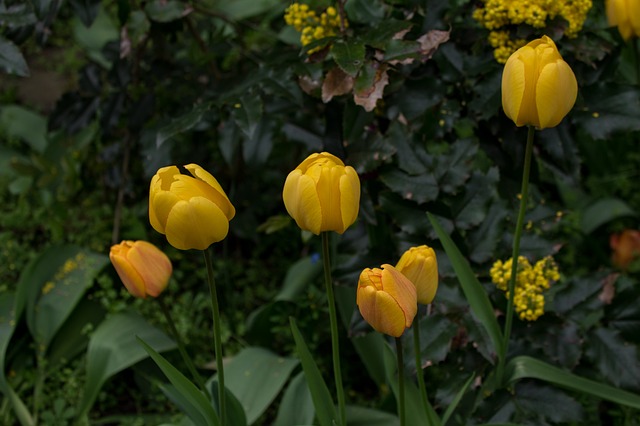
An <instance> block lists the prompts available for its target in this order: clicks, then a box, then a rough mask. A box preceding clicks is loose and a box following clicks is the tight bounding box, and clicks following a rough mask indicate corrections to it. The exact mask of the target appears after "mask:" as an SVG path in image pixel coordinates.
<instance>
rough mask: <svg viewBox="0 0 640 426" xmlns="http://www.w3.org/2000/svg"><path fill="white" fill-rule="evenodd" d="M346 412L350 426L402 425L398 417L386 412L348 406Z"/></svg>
mask: <svg viewBox="0 0 640 426" xmlns="http://www.w3.org/2000/svg"><path fill="white" fill-rule="evenodd" d="M346 410H347V425H348V426H396V425H399V424H400V419H399V418H398V416H396V415H395V414H391V413H387V412H385V411H379V410H374V409H372V408H365V407H356V406H354V405H347V407H346Z"/></svg>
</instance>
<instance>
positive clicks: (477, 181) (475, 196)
mask: <svg viewBox="0 0 640 426" xmlns="http://www.w3.org/2000/svg"><path fill="white" fill-rule="evenodd" d="M499 180H500V177H499V175H498V168H497V167H492V168H491V169H489V171H488V172H487V174H486V175H485V174H483V173H480V172H477V171H474V172H473V173H472V174H471V179H469V182H467V184H466V185H465V192H464V195H463V196H462V197H460V198H459V199H458V200H456V201H455V202H454V203H453V206H452V210H453V215H454V223H455V225H456V228H459V229H469V228H471V227H474V226H477V225H479V224H481V223H482V222H483V221H484V220H485V218H486V217H487V204H488V203H489V202H490V201H491V200H492V199H495V198H497V193H496V191H495V189H494V190H492V188H495V186H496V185H497V183H498V181H499Z"/></svg>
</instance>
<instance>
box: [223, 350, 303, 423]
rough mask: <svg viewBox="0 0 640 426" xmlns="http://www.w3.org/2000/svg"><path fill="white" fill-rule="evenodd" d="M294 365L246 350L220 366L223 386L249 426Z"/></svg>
mask: <svg viewBox="0 0 640 426" xmlns="http://www.w3.org/2000/svg"><path fill="white" fill-rule="evenodd" d="M297 365H298V360H297V359H294V358H284V357H281V356H278V355H276V354H274V353H273V352H270V351H268V350H266V349H263V348H259V347H248V348H244V349H243V350H242V351H240V353H238V354H237V355H236V356H234V357H233V359H232V360H231V361H230V362H229V364H227V365H226V366H225V367H224V375H225V386H226V387H227V388H228V389H229V390H230V391H231V392H232V393H233V395H234V396H235V397H236V398H238V401H240V403H241V404H242V407H243V408H244V410H245V412H246V414H247V422H248V423H249V424H252V423H254V422H255V421H256V420H258V418H259V417H260V416H261V415H262V413H264V412H265V410H266V409H267V408H268V407H269V405H270V404H271V403H272V402H273V400H274V399H275V398H276V396H278V394H279V393H280V391H281V390H282V388H283V387H284V385H285V383H286V382H287V379H288V378H289V375H290V374H291V372H292V371H293V369H294V368H295V367H296V366H297Z"/></svg>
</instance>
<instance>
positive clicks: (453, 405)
mask: <svg viewBox="0 0 640 426" xmlns="http://www.w3.org/2000/svg"><path fill="white" fill-rule="evenodd" d="M475 376H476V375H475V373H474V374H472V375H471V376H469V378H468V379H467V381H466V382H465V383H464V385H463V386H462V387H461V388H460V390H459V391H458V393H457V394H456V396H455V398H453V401H451V404H449V406H448V407H447V409H446V411H445V412H444V414H443V415H442V424H443V425H446V424H447V420H449V417H451V415H452V414H453V412H454V411H455V409H456V407H457V406H458V404H459V403H460V401H461V400H462V397H463V396H464V394H465V392H467V389H469V385H471V382H472V381H473V378H474V377H475Z"/></svg>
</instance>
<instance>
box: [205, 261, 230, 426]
mask: <svg viewBox="0 0 640 426" xmlns="http://www.w3.org/2000/svg"><path fill="white" fill-rule="evenodd" d="M203 253H204V262H205V263H206V265H207V278H208V281H209V291H210V293H211V310H212V311H213V340H214V344H215V357H216V367H217V370H218V407H219V409H220V411H219V412H220V424H221V425H226V423H225V422H226V418H227V416H226V414H227V408H226V391H225V387H224V366H223V364H222V338H221V336H220V309H219V308H218V294H217V293H216V282H215V279H214V278H213V262H212V261H211V254H210V253H209V250H208V249H205V250H203Z"/></svg>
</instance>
